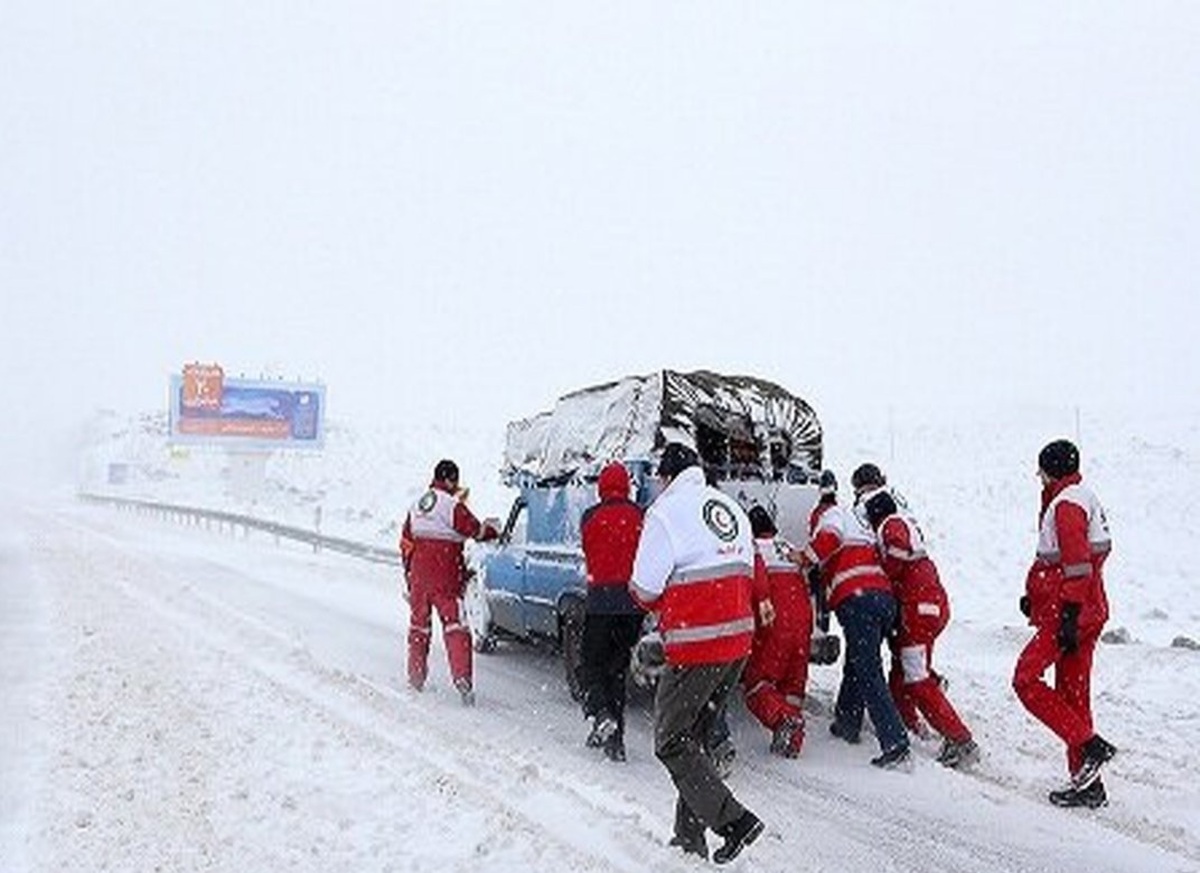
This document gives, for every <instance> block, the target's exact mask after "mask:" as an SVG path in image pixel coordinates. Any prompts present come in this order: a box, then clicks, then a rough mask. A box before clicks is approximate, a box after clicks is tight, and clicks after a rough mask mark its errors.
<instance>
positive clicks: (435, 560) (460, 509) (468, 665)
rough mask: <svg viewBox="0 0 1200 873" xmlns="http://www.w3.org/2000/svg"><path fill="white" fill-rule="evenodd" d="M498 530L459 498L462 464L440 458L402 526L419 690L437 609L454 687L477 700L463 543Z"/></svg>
mask: <svg viewBox="0 0 1200 873" xmlns="http://www.w3.org/2000/svg"><path fill="white" fill-rule="evenodd" d="M498 536H499V529H498V525H497V524H496V523H495V522H493V521H491V520H487V521H483V522H481V521H479V519H477V518H476V517H475V515H474V514H473V513H472V512H471V510H470V509H468V508H467V504H466V503H465V502H464V501H463V500H461V499H460V498H459V491H458V465H457V464H455V463H454V462H453V461H450V460H444V461H439V462H438V464H437V466H435V467H434V470H433V481H432V482H431V483H430V485H429V489H428V490H427V491H425V492H424V493H423V494H422V495H421V496H420V498H418V500H417V502H416V503H414V504H413V506H412V509H410V510H409V512H408V515H407V517H405V519H404V526H403V528H402V530H401V532H400V558H401V561H402V563H403V565H404V578H405V584H406V585H407V594H408V604H409V627H408V684H409V686H410V687H411V688H413V689H414V690H415V691H420V690H422V689H423V688H424V687H425V677H426V675H427V674H428V672H429V663H428V662H429V643H430V638H431V637H432V635H433V612H434V610H437V613H438V616H439V617H440V618H441V620H442V636H443V638H444V640H445V645H446V656H447V659H448V660H449V661H450V674H451V677H452V678H453V680H454V687H455V689H457V690H458V693H459V694H460V696H461V697H462V702H463V704H464V705H466V706H473V705H474V704H475V688H474V681H473V678H472V662H471V631H470V629H469V628H468V627H467V625H466V624H465V623H464V622H463V620H462V606H461V603H460V602H459V599H460V598H461V597H462V593H463V586H464V585H465V584H466V580H467V568H466V564H465V563H464V561H463V544H464V543H465V542H466V541H467V540H468V539H476V540H481V541H483V540H493V539H495V538H496V537H498Z"/></svg>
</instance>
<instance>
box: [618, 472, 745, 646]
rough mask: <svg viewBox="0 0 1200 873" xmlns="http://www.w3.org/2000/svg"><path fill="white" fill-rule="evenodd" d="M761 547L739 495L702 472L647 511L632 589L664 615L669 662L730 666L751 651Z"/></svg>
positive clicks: (675, 484) (678, 482) (684, 477)
mask: <svg viewBox="0 0 1200 873" xmlns="http://www.w3.org/2000/svg"><path fill="white" fill-rule="evenodd" d="M753 575H754V542H753V539H752V537H751V534H750V520H749V519H748V518H746V513H745V512H744V511H743V510H742V508H741V507H740V506H739V505H738V504H737V502H736V501H734V500H733V499H732V498H731V497H729V496H727V495H725V494H722V493H721V492H720V491H718V490H717V489H715V488H712V487H709V486H708V485H706V484H705V482H704V473H703V472H702V471H701V470H700V468H699V467H688V468H687V469H685V470H683V471H682V472H681V473H679V475H677V476H676V477H675V478H674V479H673V480H672V481H671V483H670V484H669V485H668V486H667V487H666V488H665V489H663V492H662V493H661V494H659V496H658V497H657V498H656V499H655V501H654V503H652V504H651V505H650V507H649V508H648V509H647V510H646V517H645V521H644V523H643V525H642V535H641V538H640V539H639V541H638V550H637V556H636V558H635V559H634V563H633V578H632V580H631V581H630V592H631V593H632V594H633V596H634V598H635V599H636V600H637V601H638V602H639V603H641V604H642V605H644V606H646V607H647V608H648V609H652V610H654V611H655V612H656V613H657V614H658V628H659V631H660V632H661V633H662V636H663V648H664V651H665V652H666V656H667V663H668V664H671V665H675V666H678V665H696V664H725V663H729V662H731V661H736V660H739V659H741V658H745V657H747V656H748V655H749V654H750V644H751V640H752V639H753V635H754V618H753V615H752V613H751V607H750V592H751V587H752V585H753Z"/></svg>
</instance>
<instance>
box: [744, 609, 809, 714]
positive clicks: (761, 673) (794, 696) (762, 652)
mask: <svg viewBox="0 0 1200 873" xmlns="http://www.w3.org/2000/svg"><path fill="white" fill-rule="evenodd" d="M811 644H812V622H811V621H810V622H808V623H803V624H802V625H801V626H800V627H799V628H796V629H795V630H793V631H791V632H789V633H782V634H781V633H770V632H769V633H767V634H763V635H761V636H755V638H754V647H753V649H752V650H751V652H750V660H749V661H747V662H746V669H745V671H743V673H742V686H743V687H744V688H745V690H746V709H748V710H750V712H751V713H752V714H753V715H754V717H755V718H757V719H758V720H759V722H761V723H762V725H763V727H765V728H766V729H767V730H770V731H774V730H775V728H777V727H779V724H780V722H782V721H783V720H784V719H785V718H788V717H789V716H790V717H792V718H802V716H801V707H802V706H803V705H804V689H805V687H806V686H807V685H808V654H809V651H808V650H809V646H810V645H811Z"/></svg>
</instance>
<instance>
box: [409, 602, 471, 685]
mask: <svg viewBox="0 0 1200 873" xmlns="http://www.w3.org/2000/svg"><path fill="white" fill-rule="evenodd" d="M431 588H432V586H426V585H423V584H421V583H420V582H418V581H414V582H413V583H412V584H411V586H410V587H409V592H408V595H409V610H410V615H409V625H408V684H409V685H411V686H413V687H414V688H422V687H423V686H424V685H425V677H426V676H427V675H428V674H429V642H430V638H431V637H432V636H433V610H435V609H436V610H437V614H438V618H440V619H441V621H442V638H443V640H444V642H445V645H446V656H447V658H448V659H449V661H450V675H451V677H452V678H453V679H454V681H456V682H457V681H458V680H460V679H465V680H466V681H467V682H470V681H471V631H470V629H469V628H468V627H467V626H466V625H465V624H463V623H462V620H461V618H460V614H461V607H460V603H459V599H458V597H456V596H455V595H453V594H450V593H448V592H446V591H445V590H444V589H442V588H440V587H439V588H437V589H433V590H431Z"/></svg>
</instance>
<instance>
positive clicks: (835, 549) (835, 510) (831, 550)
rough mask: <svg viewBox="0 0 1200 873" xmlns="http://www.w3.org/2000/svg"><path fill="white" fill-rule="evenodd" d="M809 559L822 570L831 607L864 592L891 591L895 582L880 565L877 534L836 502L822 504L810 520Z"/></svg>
mask: <svg viewBox="0 0 1200 873" xmlns="http://www.w3.org/2000/svg"><path fill="white" fill-rule="evenodd" d="M809 537H810V539H809V541H808V545H807V546H805V547H804V553H805V555H807V556H808V560H809V561H811V562H812V563H814V564H817V565H819V566H820V568H821V582H822V584H823V585H824V586H825V590H826V592H827V593H828V600H829V608H830V609H833V610H836V609H837V608H838V606H840V605H841V604H842V603H843V602H845V601H846V599H847V598H849V597H851V596H853V595H855V594H860V593H862V592H864V591H887V592H889V593H890V592H891V590H892V583H891V582H889V581H888V577H887V576H886V575H885V574H884V572H883V567H881V566H880V564H879V553H878V552H877V551H876V548H875V533H874V532H873V531H871V530H870V529H869V528H867V527H866V526H865V525H864V524H863V523H862V522H860V521H859V520H858V518H857V517H856V516H855V515H854V513H853V512H850V511H849V510H846V509H844V508H842V507H841V506H838V505H837V504H836V503H822V504H818V505H817V508H816V509H814V510H813V511H812V515H811V516H810V517H809Z"/></svg>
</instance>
